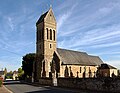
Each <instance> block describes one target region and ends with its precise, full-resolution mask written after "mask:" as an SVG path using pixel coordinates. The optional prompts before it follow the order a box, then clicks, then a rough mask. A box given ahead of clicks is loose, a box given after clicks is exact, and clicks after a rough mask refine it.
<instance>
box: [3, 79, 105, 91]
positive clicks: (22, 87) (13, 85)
mask: <svg viewBox="0 0 120 93" xmlns="http://www.w3.org/2000/svg"><path fill="white" fill-rule="evenodd" d="M4 85H5V86H6V87H7V88H8V89H9V90H10V91H12V92H13V93H103V92H98V91H97V92H96V91H83V90H74V89H66V88H58V87H51V86H42V85H39V86H33V85H30V84H27V83H24V82H23V83H22V82H20V81H5V82H4Z"/></svg>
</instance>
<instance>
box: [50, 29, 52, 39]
mask: <svg viewBox="0 0 120 93" xmlns="http://www.w3.org/2000/svg"><path fill="white" fill-rule="evenodd" d="M50 40H52V30H51V29H50Z"/></svg>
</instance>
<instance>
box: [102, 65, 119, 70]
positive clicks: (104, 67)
mask: <svg viewBox="0 0 120 93" xmlns="http://www.w3.org/2000/svg"><path fill="white" fill-rule="evenodd" d="M100 69H117V68H115V67H113V66H111V65H109V64H101V66H100Z"/></svg>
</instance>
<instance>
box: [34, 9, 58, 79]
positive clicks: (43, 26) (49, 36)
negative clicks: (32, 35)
mask: <svg viewBox="0 0 120 93" xmlns="http://www.w3.org/2000/svg"><path fill="white" fill-rule="evenodd" d="M36 28H37V33H36V35H37V40H36V41H37V42H36V63H35V66H36V69H35V73H36V79H39V78H41V77H49V76H50V73H51V67H50V66H51V61H52V58H53V53H54V51H56V20H55V17H54V14H53V11H52V8H51V7H50V9H49V10H48V11H47V12H46V13H44V14H42V15H41V17H40V18H39V20H38V21H37V23H36Z"/></svg>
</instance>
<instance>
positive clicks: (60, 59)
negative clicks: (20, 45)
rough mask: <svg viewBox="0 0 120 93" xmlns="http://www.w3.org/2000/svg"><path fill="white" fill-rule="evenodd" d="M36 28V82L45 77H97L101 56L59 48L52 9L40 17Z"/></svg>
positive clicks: (101, 62)
mask: <svg viewBox="0 0 120 93" xmlns="http://www.w3.org/2000/svg"><path fill="white" fill-rule="evenodd" d="M36 28H37V33H36V35H37V42H36V62H35V64H34V65H35V68H34V75H35V79H36V80H39V79H40V78H44V77H50V78H52V77H79V78H85V77H96V72H97V68H98V66H100V65H101V64H103V61H102V60H101V59H100V58H99V56H93V55H89V54H87V53H86V52H80V51H74V50H68V49H61V48H57V29H56V28H57V23H56V19H55V16H54V14H53V11H52V8H50V9H49V10H48V11H47V12H46V13H44V14H42V15H41V16H40V18H39V19H38V21H37V22H36ZM58 34H59V33H58Z"/></svg>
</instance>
